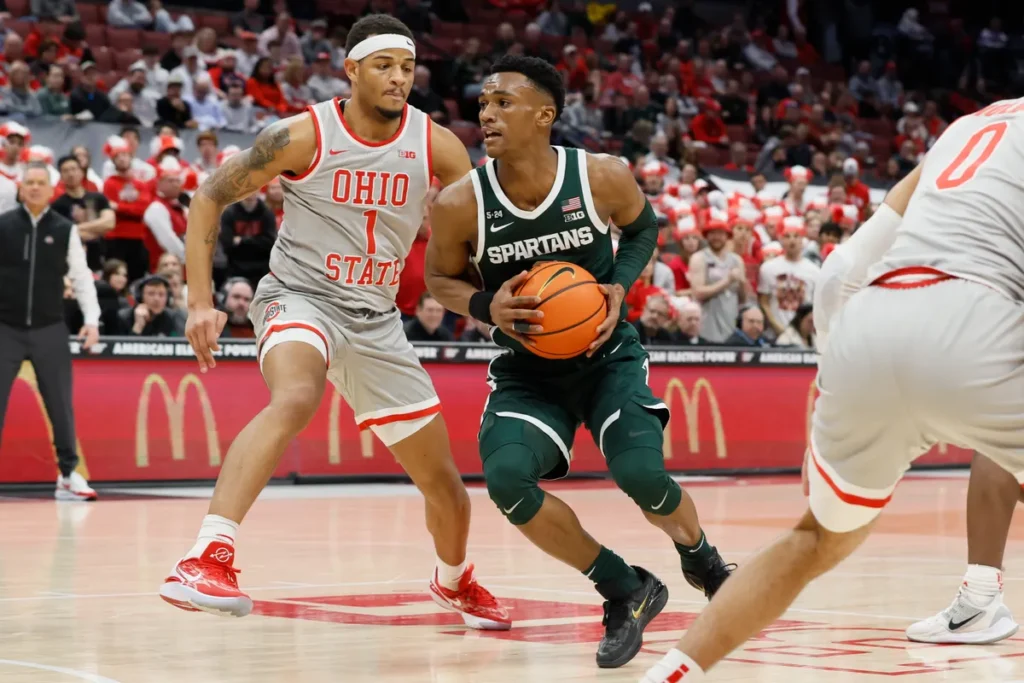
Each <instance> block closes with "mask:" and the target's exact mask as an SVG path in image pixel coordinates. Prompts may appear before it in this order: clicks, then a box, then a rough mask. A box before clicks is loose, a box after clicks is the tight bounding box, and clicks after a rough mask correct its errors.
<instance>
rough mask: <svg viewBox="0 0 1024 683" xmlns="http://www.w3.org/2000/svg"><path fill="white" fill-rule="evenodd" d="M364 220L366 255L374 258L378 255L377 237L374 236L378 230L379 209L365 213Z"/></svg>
mask: <svg viewBox="0 0 1024 683" xmlns="http://www.w3.org/2000/svg"><path fill="white" fill-rule="evenodd" d="M363 218H365V219H366V255H367V256H373V255H374V254H376V253H377V237H376V235H374V234H373V231H374V230H376V229H377V209H369V210H367V211H363Z"/></svg>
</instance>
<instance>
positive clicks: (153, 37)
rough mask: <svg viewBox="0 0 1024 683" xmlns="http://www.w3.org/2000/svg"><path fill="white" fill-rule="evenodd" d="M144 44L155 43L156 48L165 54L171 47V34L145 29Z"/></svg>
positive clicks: (143, 34) (143, 33)
mask: <svg viewBox="0 0 1024 683" xmlns="http://www.w3.org/2000/svg"><path fill="white" fill-rule="evenodd" d="M142 44H143V45H155V46H156V48H157V49H158V50H160V53H161V54H163V53H164V52H167V51H168V50H169V49H171V36H170V35H168V34H166V33H158V32H156V31H143V32H142Z"/></svg>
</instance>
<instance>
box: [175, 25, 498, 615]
mask: <svg viewBox="0 0 1024 683" xmlns="http://www.w3.org/2000/svg"><path fill="white" fill-rule="evenodd" d="M346 48H347V54H348V58H347V59H346V60H345V70H346V73H347V74H348V77H349V80H350V81H351V83H352V99H350V100H348V101H339V100H332V101H328V102H321V103H320V104H317V105H314V106H311V107H309V108H308V110H307V111H306V112H305V113H303V114H300V115H298V116H295V117H292V118H289V119H285V120H283V121H280V122H278V123H275V124H272V125H271V126H269V127H267V128H266V129H264V130H263V131H262V132H261V133H260V134H259V136H257V138H256V141H255V143H254V144H253V146H252V148H251V149H248V150H245V151H243V152H239V153H238V154H236V155H234V156H232V157H231V158H230V159H229V160H227V161H226V162H225V163H224V165H223V166H221V167H220V168H218V169H217V170H216V171H214V172H213V173H212V174H211V175H210V177H209V178H208V179H207V180H206V182H204V183H203V185H202V187H201V188H200V189H199V191H198V192H197V193H196V195H195V197H194V198H193V200H192V203H191V206H190V212H189V221H188V231H187V233H186V239H185V245H186V265H187V267H188V270H189V274H190V275H191V277H190V279H189V293H188V294H189V295H188V299H189V301H188V308H189V314H188V323H187V325H186V330H185V334H186V336H187V337H188V339H189V341H190V343H191V344H192V347H193V349H194V350H195V353H196V356H197V358H198V360H199V366H200V369H201V371H202V372H206V371H208V370H210V369H212V368H213V367H214V366H215V363H214V359H213V355H212V351H216V350H217V349H218V344H217V338H218V337H219V336H220V332H221V330H222V329H223V327H224V324H225V321H226V315H225V314H224V313H222V312H219V311H217V310H216V309H215V308H214V307H213V296H212V292H211V291H210V287H209V285H208V284H207V283H209V282H210V274H211V272H212V265H213V252H214V246H215V245H216V242H217V232H218V228H219V225H220V214H221V212H222V210H223V209H224V208H225V207H226V206H227V205H229V204H231V203H233V202H236V201H238V200H240V199H243V198H244V197H247V196H249V195H251V194H253V193H254V192H257V191H258V190H259V189H260V188H261V187H263V186H264V185H266V184H267V183H269V182H270V181H272V180H273V179H274V178H276V177H278V176H280V177H281V185H282V188H283V190H284V223H283V224H282V226H281V230H280V234H279V237H278V241H277V244H276V245H275V247H274V250H273V252H272V255H271V262H270V266H271V274H270V275H268V276H267V277H266V278H264V279H263V280H262V281H261V282H260V284H259V287H258V288H257V291H256V295H255V298H254V300H253V304H252V307H251V308H250V316H251V317H252V319H253V324H254V326H255V328H256V332H257V338H258V340H259V346H258V354H259V360H260V367H261V369H262V372H263V376H264V379H265V380H266V382H267V386H268V387H269V389H270V403H269V405H268V406H267V407H266V408H264V409H263V411H261V412H260V413H259V414H258V415H257V416H256V417H255V418H254V419H253V420H252V422H250V423H249V424H248V425H247V426H246V427H245V428H244V429H243V430H242V431H241V432H240V433H239V435H238V437H237V438H236V439H235V441H234V442H233V443H232V444H231V448H230V449H229V450H228V453H227V456H226V458H225V461H224V466H223V468H222V470H221V473H220V477H219V478H218V480H217V486H216V489H215V490H214V494H213V500H212V501H211V503H210V509H209V514H208V515H207V516H206V518H205V519H204V520H203V524H202V527H201V529H200V531H199V538H198V540H197V542H196V544H195V546H193V548H192V550H190V551H189V552H188V553H187V554H186V555H185V557H184V558H183V559H182V560H180V561H179V562H178V564H177V565H176V566H175V568H174V570H173V571H172V572H171V574H170V576H168V578H167V579H166V581H165V582H164V584H163V586H162V587H161V590H160V594H161V596H162V597H163V598H164V600H166V601H167V602H169V603H171V604H173V605H174V606H176V607H180V608H181V609H185V610H193V611H195V610H202V611H207V612H212V613H215V614H223V615H228V616H245V615H246V614H248V613H249V612H250V610H251V609H252V600H251V599H250V598H249V596H247V595H246V594H244V593H243V592H241V590H239V587H238V582H237V579H236V573H237V570H236V569H235V568H234V558H235V546H234V540H235V536H236V533H237V530H238V524H239V522H241V520H242V518H243V517H244V516H245V514H246V513H247V512H248V510H249V508H250V507H251V505H252V503H253V502H254V501H255V499H256V496H257V495H258V494H259V492H260V490H261V489H262V488H263V487H264V486H265V485H266V484H267V481H268V480H269V478H270V476H271V474H272V473H273V471H274V469H275V468H276V466H277V463H278V461H279V460H280V457H281V455H282V453H283V452H284V449H285V447H286V446H287V445H288V443H289V442H290V441H291V440H292V439H293V438H294V437H295V436H296V435H297V434H298V433H299V432H300V431H301V430H302V429H303V428H304V427H305V426H306V425H307V424H308V423H309V421H310V419H312V417H313V415H314V413H315V412H316V411H317V409H318V408H319V407H320V403H321V397H322V395H323V392H324V386H325V384H326V381H327V380H330V381H331V383H332V384H334V385H335V387H336V388H337V389H338V391H339V393H341V395H342V396H343V397H344V398H345V400H346V401H347V402H348V403H349V404H350V405H351V406H352V409H353V411H354V412H355V414H356V420H357V422H358V423H359V426H360V428H362V429H370V430H372V431H373V432H374V433H375V434H376V435H377V437H378V438H379V439H380V440H381V441H382V442H384V444H385V445H386V446H388V447H389V448H390V449H391V451H392V453H393V454H394V455H395V457H396V459H397V460H398V461H399V462H400V463H401V464H402V466H403V467H404V468H405V470H406V472H407V473H408V474H409V476H410V477H411V478H412V480H413V482H414V483H416V485H417V486H418V487H419V489H420V491H421V492H422V493H423V495H424V497H425V499H426V517H427V527H428V528H429V530H430V532H431V534H432V535H433V537H434V547H435V550H436V553H437V564H436V567H435V569H434V574H433V577H432V579H431V581H430V583H429V590H430V594H431V596H432V597H433V598H434V600H435V601H437V602H438V603H439V604H441V605H442V606H443V607H445V608H447V609H450V610H453V611H457V612H460V613H461V614H462V617H463V620H464V621H465V622H466V624H468V625H469V626H472V627H474V628H482V629H507V628H510V626H511V620H510V619H509V616H508V612H507V611H506V610H505V609H504V608H503V607H502V606H501V605H500V604H499V603H498V601H497V600H495V598H494V597H493V596H492V595H491V594H490V593H489V592H487V590H485V589H484V588H483V587H481V586H480V585H479V584H478V583H477V582H476V580H475V579H474V578H473V566H472V565H470V564H467V562H466V541H467V537H468V534H469V518H470V501H469V496H468V494H467V493H466V489H465V486H464V485H463V483H462V481H461V479H460V477H459V472H458V470H457V469H456V468H455V464H454V462H453V460H452V456H451V452H450V449H449V445H448V433H447V430H446V428H445V424H444V420H443V418H442V417H441V415H440V414H439V413H440V410H441V406H440V402H439V401H438V399H437V394H436V393H435V392H434V389H433V385H432V384H431V381H430V378H429V376H428V375H427V374H426V372H425V371H424V370H423V368H422V367H421V366H420V364H419V361H418V360H417V358H416V354H415V352H414V350H413V348H412V345H411V344H409V342H408V340H407V339H406V338H405V335H404V332H403V330H402V326H401V320H400V316H399V313H398V310H397V308H396V307H395V293H396V292H397V288H398V276H399V274H400V272H401V269H402V266H403V265H404V262H405V257H406V255H407V254H408V251H409V247H410V245H411V244H412V241H413V240H414V239H415V236H416V232H417V230H418V229H419V226H420V222H421V219H422V215H423V206H424V198H425V196H426V193H427V190H428V188H429V185H430V181H431V177H432V176H437V177H438V178H439V179H440V181H441V182H442V183H443V184H445V185H447V184H449V183H452V182H455V181H456V180H458V179H459V178H461V177H462V176H463V175H465V174H466V173H468V172H469V171H470V170H471V164H470V161H469V155H468V154H467V153H466V150H465V148H464V147H463V146H462V144H461V143H460V142H459V141H458V139H457V138H456V137H455V136H454V135H453V134H452V133H451V132H450V131H448V130H446V129H444V128H441V127H439V126H437V125H436V124H434V123H433V122H432V121H431V120H430V119H429V117H427V116H426V115H425V114H423V112H420V111H418V110H416V109H414V108H412V107H409V106H408V105H407V104H406V98H407V97H408V95H409V91H410V90H411V89H412V84H413V71H414V69H415V66H416V63H415V45H414V43H413V40H412V33H411V32H410V31H409V29H408V28H407V27H406V26H405V25H404V24H403V23H402V22H400V21H398V20H397V19H395V18H393V17H391V16H387V15H380V14H378V15H370V16H367V17H364V18H363V19H360V20H359V21H357V22H356V23H355V25H353V26H352V29H351V30H350V31H349V34H348V44H347V46H346Z"/></svg>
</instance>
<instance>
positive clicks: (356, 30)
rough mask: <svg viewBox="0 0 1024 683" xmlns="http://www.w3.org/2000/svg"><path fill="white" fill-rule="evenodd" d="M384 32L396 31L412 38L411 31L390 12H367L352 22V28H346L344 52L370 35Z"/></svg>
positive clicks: (349, 50) (378, 34) (350, 49)
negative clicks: (346, 36) (346, 35)
mask: <svg viewBox="0 0 1024 683" xmlns="http://www.w3.org/2000/svg"><path fill="white" fill-rule="evenodd" d="M385 33H397V34H398V35H400V36H405V37H406V38H409V39H410V40H412V39H413V35H412V31H410V30H409V27H408V26H406V25H405V24H403V23H402V22H401V20H400V19H396V18H395V17H393V16H391V15H390V14H368V15H366V16H365V17H363V18H362V19H360V20H359V21H357V22H356V23H354V24H352V28H350V29H349V30H348V38H347V39H346V40H345V52H352V48H354V47H355V46H356V45H358V44H359V43H361V42H363V41H364V40H366V39H367V38H369V37H370V36H380V35H384V34H385Z"/></svg>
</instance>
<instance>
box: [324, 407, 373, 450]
mask: <svg viewBox="0 0 1024 683" xmlns="http://www.w3.org/2000/svg"><path fill="white" fill-rule="evenodd" d="M328 420H329V422H328V423H327V462H329V463H330V464H332V465H340V464H341V394H339V393H338V392H337V391H334V392H332V393H331V408H330V411H329V412H328ZM359 452H360V454H362V456H363V457H364V458H372V457H373V432H371V431H370V430H369V429H364V430H361V431H360V432H359Z"/></svg>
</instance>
